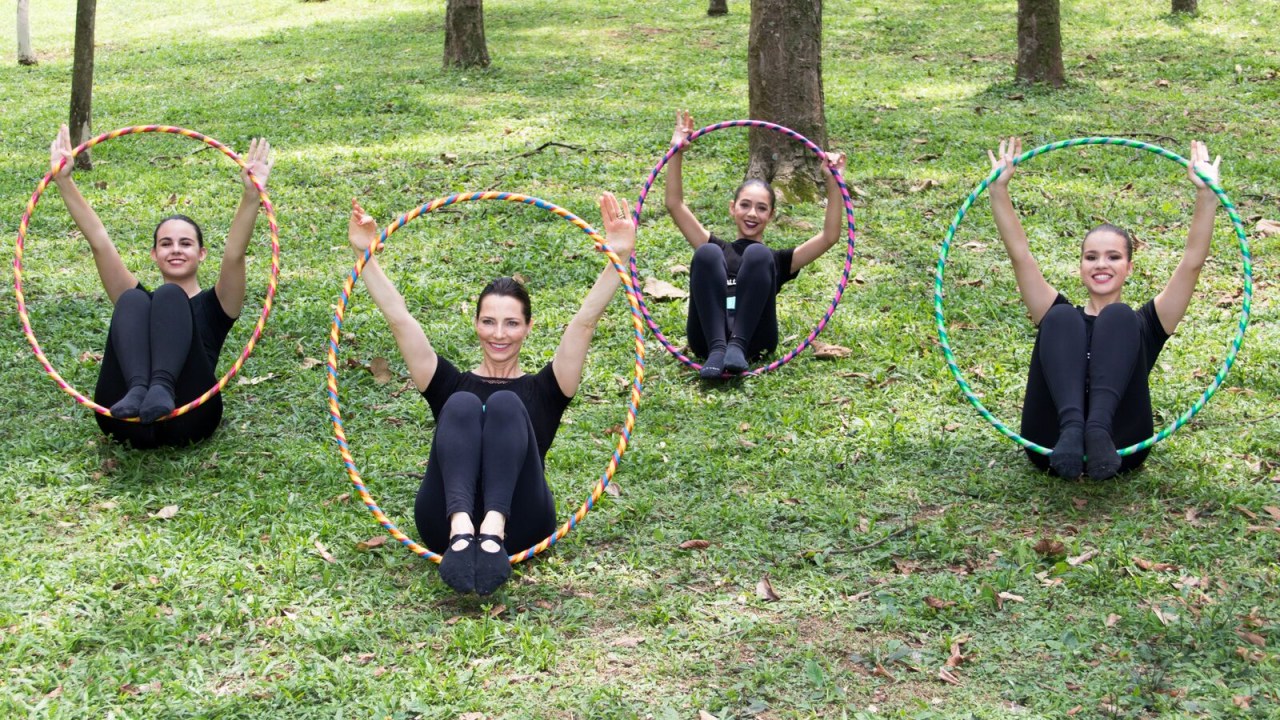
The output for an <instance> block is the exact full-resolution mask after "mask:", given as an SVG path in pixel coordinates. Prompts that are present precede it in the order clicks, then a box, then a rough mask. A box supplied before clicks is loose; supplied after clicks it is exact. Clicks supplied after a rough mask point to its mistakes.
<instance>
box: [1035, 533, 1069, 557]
mask: <svg viewBox="0 0 1280 720" xmlns="http://www.w3.org/2000/svg"><path fill="white" fill-rule="evenodd" d="M1032 550H1035V551H1036V553H1037V554H1039V555H1043V556H1044V557H1051V558H1052V557H1062V556H1063V555H1066V554H1067V546H1066V545H1063V544H1062V541H1061V540H1054V539H1052V538H1047V537H1046V538H1040V542H1038V543H1036V544H1035V547H1033V548H1032Z"/></svg>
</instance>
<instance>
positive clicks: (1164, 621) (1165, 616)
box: [1151, 605, 1178, 627]
mask: <svg viewBox="0 0 1280 720" xmlns="http://www.w3.org/2000/svg"><path fill="white" fill-rule="evenodd" d="M1151 612H1152V613H1154V614H1155V616H1156V619H1157V620H1159V621H1160V624H1161V625H1164V626H1165V627H1168V626H1169V623H1171V622H1175V621H1176V620H1177V619H1178V616H1177V614H1176V613H1171V612H1169V611H1168V610H1165V609H1164V608H1162V607H1160V606H1159V605H1152V606H1151Z"/></svg>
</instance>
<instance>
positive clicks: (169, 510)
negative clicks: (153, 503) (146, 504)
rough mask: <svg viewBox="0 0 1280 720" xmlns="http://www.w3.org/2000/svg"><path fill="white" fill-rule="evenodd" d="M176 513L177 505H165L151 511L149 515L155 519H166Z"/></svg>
mask: <svg viewBox="0 0 1280 720" xmlns="http://www.w3.org/2000/svg"><path fill="white" fill-rule="evenodd" d="M177 514H178V506H177V505H165V506H164V507H162V508H160V509H159V510H157V511H155V512H154V513H151V517H153V518H155V519H157V520H168V519H170V518H172V517H173V516H174V515H177Z"/></svg>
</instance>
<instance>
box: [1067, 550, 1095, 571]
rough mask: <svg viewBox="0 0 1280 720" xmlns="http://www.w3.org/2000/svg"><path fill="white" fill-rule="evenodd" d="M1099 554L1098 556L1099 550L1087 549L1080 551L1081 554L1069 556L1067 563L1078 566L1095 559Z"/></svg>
mask: <svg viewBox="0 0 1280 720" xmlns="http://www.w3.org/2000/svg"><path fill="white" fill-rule="evenodd" d="M1097 556H1098V551H1097V550H1086V551H1084V552H1082V553H1080V554H1079V555H1073V556H1072V557H1069V558H1067V564H1068V565H1070V566H1071V567H1078V566H1080V565H1083V564H1084V563H1087V562H1089V561H1090V560H1092V559H1094V558H1095V557H1097Z"/></svg>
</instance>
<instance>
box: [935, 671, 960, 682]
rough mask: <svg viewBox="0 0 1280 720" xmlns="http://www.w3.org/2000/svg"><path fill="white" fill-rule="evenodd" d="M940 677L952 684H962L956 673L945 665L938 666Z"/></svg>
mask: <svg viewBox="0 0 1280 720" xmlns="http://www.w3.org/2000/svg"><path fill="white" fill-rule="evenodd" d="M938 679H939V680H941V681H942V682H945V683H950V684H951V685H957V686H958V685H960V684H961V682H960V678H958V677H956V676H955V674H954V673H952V672H951V671H950V670H948V669H946V668H944V667H943V668H938Z"/></svg>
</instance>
